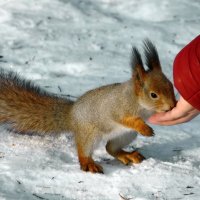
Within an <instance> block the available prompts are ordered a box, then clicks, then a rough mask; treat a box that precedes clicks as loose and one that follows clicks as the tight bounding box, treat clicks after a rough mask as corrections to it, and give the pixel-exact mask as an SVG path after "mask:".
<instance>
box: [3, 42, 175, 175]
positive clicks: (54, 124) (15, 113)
mask: <svg viewBox="0 0 200 200" xmlns="http://www.w3.org/2000/svg"><path fill="white" fill-rule="evenodd" d="M144 50H145V56H146V64H147V67H148V70H145V68H144V67H143V62H142V59H141V56H140V54H139V52H138V50H137V49H136V48H133V53H132V59H131V67H132V78H131V79H130V80H128V81H126V82H124V83H118V84H112V85H107V86H103V87H100V88H97V89H94V90H91V91H89V92H87V93H85V94H84V95H83V96H81V97H80V98H79V99H78V100H77V101H76V102H72V101H70V100H68V99H63V98H59V97H57V96H54V95H50V94H48V93H47V92H45V91H42V90H41V89H40V88H38V87H37V86H34V84H32V83H31V82H29V81H26V80H22V79H20V78H19V77H18V76H17V75H16V74H14V73H13V72H9V73H6V72H4V71H3V70H2V71H1V72H0V122H1V123H3V124H6V125H7V126H9V127H10V128H11V129H14V130H15V131H17V132H22V133H24V132H31V133H34V132H37V133H40V134H48V133H59V132H68V131H69V132H73V133H74V137H75V141H76V146H77V152H78V158H79V162H80V166H81V169H82V170H84V171H90V172H94V173H96V172H100V173H102V172H103V169H102V167H101V166H100V165H99V164H97V163H95V162H94V160H93V159H92V153H93V151H94V149H95V148H96V146H97V145H98V144H99V142H100V141H101V140H103V139H106V140H107V145H106V150H107V152H108V153H109V154H110V155H112V156H113V157H115V158H117V159H118V160H119V161H121V162H122V163H124V164H129V163H140V162H141V161H142V160H143V159H144V156H142V155H141V154H140V153H139V152H137V151H133V152H126V151H124V150H123V147H125V146H126V145H128V144H129V143H131V142H132V141H133V140H134V139H135V138H136V132H138V133H140V134H142V135H144V136H153V129H152V128H151V127H149V126H148V125H147V124H146V123H145V122H144V120H145V119H146V118H147V117H148V116H150V115H151V114H152V113H154V112H165V111H167V110H170V109H172V108H173V107H174V105H175V102H176V101H175V97H174V91H173V86H172V84H171V82H170V81H169V80H168V79H167V78H166V77H165V75H164V74H163V72H162V70H161V66H160V61H159V57H158V53H157V50H156V48H155V46H154V45H153V44H152V43H151V42H150V41H149V40H146V41H145V42H144Z"/></svg>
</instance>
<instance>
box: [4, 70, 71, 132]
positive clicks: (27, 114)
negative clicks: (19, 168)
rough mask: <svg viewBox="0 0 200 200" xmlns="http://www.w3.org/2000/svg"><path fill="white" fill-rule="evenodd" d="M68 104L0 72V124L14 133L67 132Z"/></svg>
mask: <svg viewBox="0 0 200 200" xmlns="http://www.w3.org/2000/svg"><path fill="white" fill-rule="evenodd" d="M72 104H73V102H72V101H70V100H66V99H62V98H58V97H57V96H55V95H51V94H49V93H47V92H45V91H44V90H42V89H40V88H39V87H38V86H35V85H34V84H33V83H32V82H31V81H27V80H24V79H22V78H20V77H19V76H18V75H17V74H16V73H13V72H5V71H4V70H1V71H0V122H1V123H4V124H7V125H8V127H9V128H11V129H14V130H15V131H17V132H37V133H49V132H62V131H66V130H68V124H69V122H68V121H69V120H70V119H69V118H70V117H69V115H68V113H69V112H70V110H71V107H72Z"/></svg>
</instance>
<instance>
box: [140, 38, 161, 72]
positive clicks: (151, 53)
mask: <svg viewBox="0 0 200 200" xmlns="http://www.w3.org/2000/svg"><path fill="white" fill-rule="evenodd" d="M144 54H145V57H146V65H147V67H148V68H149V70H150V71H151V70H154V69H158V70H161V66H160V60H159V56H158V52H157V49H156V47H155V46H154V44H153V43H152V42H151V41H150V40H149V39H145V40H144Z"/></svg>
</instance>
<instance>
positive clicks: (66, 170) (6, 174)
mask: <svg viewBox="0 0 200 200" xmlns="http://www.w3.org/2000/svg"><path fill="white" fill-rule="evenodd" d="M199 10H200V2H199V1H196V0H190V1H187V0H175V1H170V0H164V1H159V0H152V1H148V0H140V1H136V0H132V1H129V0H123V1H122V0H84V1H83V0H54V1H51V0H43V1H39V0H29V1H27V0H18V1H15V0H1V1H0V36H1V40H0V55H1V56H3V57H1V58H0V64H1V67H2V68H4V69H7V70H13V71H17V72H18V73H20V74H21V76H23V77H25V78H27V79H31V80H33V81H34V82H35V83H36V84H38V85H40V86H41V87H42V88H45V89H46V90H47V91H49V92H53V93H56V94H58V95H61V96H65V95H72V96H75V97H78V96H80V95H81V94H83V93H84V92H86V91H87V90H89V89H92V88H95V87H98V86H101V85H105V84H108V83H114V82H122V81H125V80H127V79H129V78H130V68H129V57H130V52H131V46H132V45H136V46H137V47H138V48H139V49H141V45H142V41H143V39H145V38H147V37H148V38H150V39H151V40H152V41H153V42H154V43H155V44H156V46H157V49H158V51H159V55H160V60H161V63H162V65H163V71H164V72H165V73H166V75H167V76H168V77H169V78H170V79H171V80H172V63H173V59H174V57H175V55H176V54H177V53H178V51H179V50H180V49H181V48H182V47H183V46H184V45H185V44H187V43H188V42H189V41H191V40H192V39H193V38H194V37H195V36H197V35H198V34H199V22H200V12H199ZM72 98H74V97H72ZM199 120H200V118H199V117H198V118H196V119H194V120H193V121H191V122H189V123H186V124H183V125H177V126H173V127H160V126H152V127H153V128H154V129H155V133H156V136H155V137H154V138H145V137H142V136H139V137H138V139H137V140H136V141H135V142H134V143H133V144H132V145H130V146H129V147H127V148H128V149H132V148H133V146H134V147H136V148H140V151H141V152H142V153H143V154H144V155H145V156H146V157H147V160H145V161H144V162H143V163H141V164H139V165H133V166H124V165H122V164H121V163H119V162H118V161H116V160H114V159H113V158H112V157H110V156H109V155H108V154H107V153H106V151H105V148H104V146H103V144H102V145H101V146H100V147H99V148H98V149H97V150H96V151H95V155H94V158H95V160H97V161H98V162H99V163H100V164H101V165H102V166H103V167H104V174H103V175H102V174H91V173H85V172H82V171H81V170H80V169H79V163H78V160H77V155H76V150H75V148H74V142H73V137H72V136H71V135H70V134H68V133H63V134H61V135H59V136H44V137H40V136H38V135H35V136H34V135H33V136H29V135H20V134H16V133H12V132H8V131H7V130H6V129H5V128H4V127H3V126H1V127H0V199H1V200H4V199H6V200H7V199H9V200H10V199H11V200H13V199H22V200H27V199H30V200H36V199H44V200H47V199H48V200H55V199H60V200H73V199H74V200H75V199H76V200H86V199H87V200H88V199H89V200H113V199H115V200H117V199H133V200H157V199H158V200H178V199H181V200H199V198H200V191H199V188H200V174H199V171H200V130H199Z"/></svg>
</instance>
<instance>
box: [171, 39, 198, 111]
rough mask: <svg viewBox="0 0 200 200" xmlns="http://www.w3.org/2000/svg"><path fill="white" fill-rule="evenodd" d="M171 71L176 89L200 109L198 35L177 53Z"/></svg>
mask: <svg viewBox="0 0 200 200" xmlns="http://www.w3.org/2000/svg"><path fill="white" fill-rule="evenodd" d="M173 71H174V72H173V74H174V85H175V87H176V89H177V90H178V91H179V93H180V94H181V96H182V97H183V98H184V99H185V100H186V101H187V102H189V103H190V104H191V105H192V106H193V107H195V108H196V109H198V110H200V35H199V36H198V37H196V38H195V39H194V40H192V41H191V42H190V43H189V44H188V45H186V46H185V47H184V48H183V49H182V50H181V51H180V52H179V53H178V54H177V56H176V58H175V60H174V68H173Z"/></svg>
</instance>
